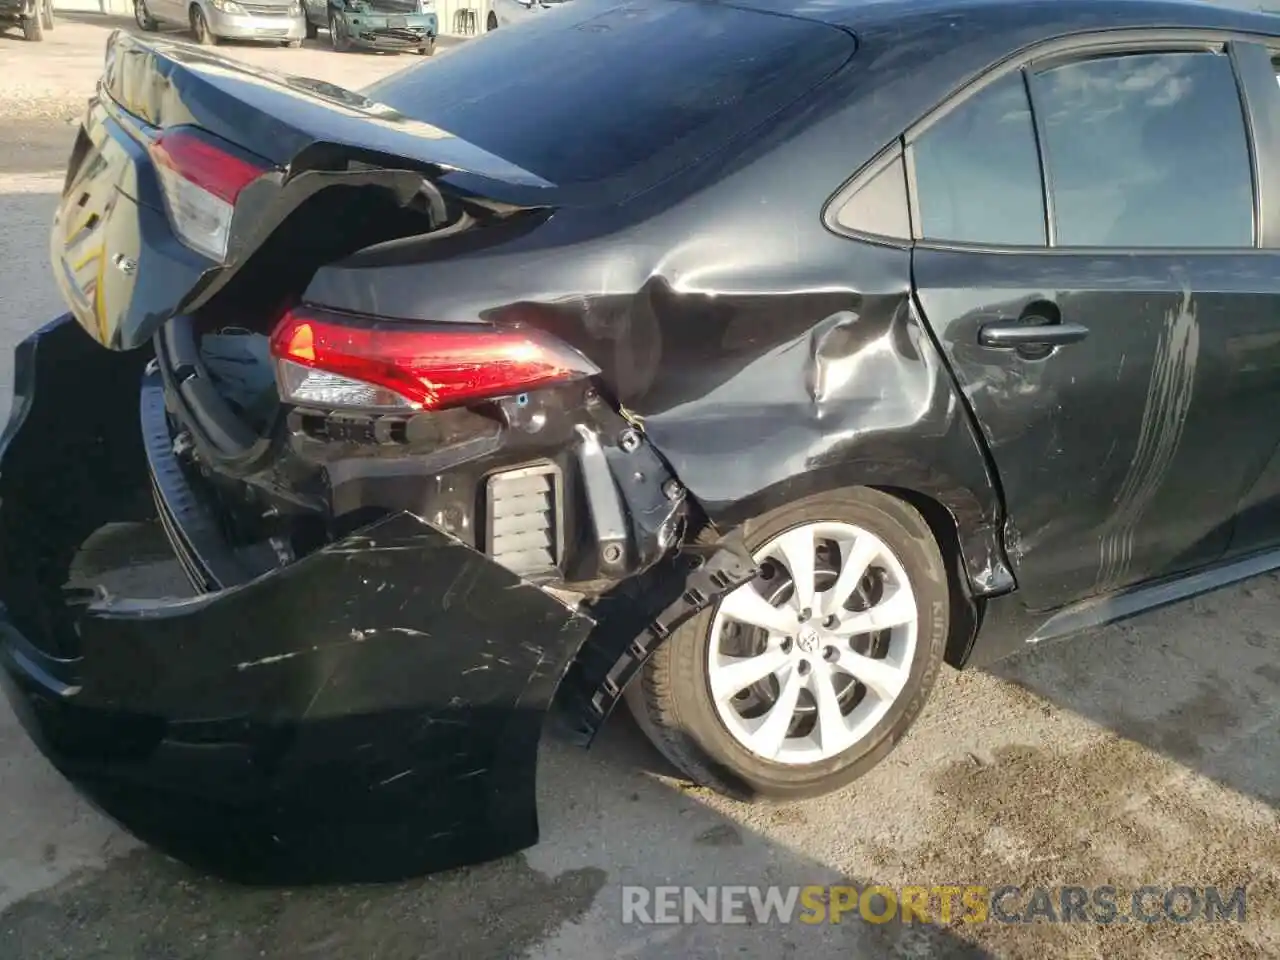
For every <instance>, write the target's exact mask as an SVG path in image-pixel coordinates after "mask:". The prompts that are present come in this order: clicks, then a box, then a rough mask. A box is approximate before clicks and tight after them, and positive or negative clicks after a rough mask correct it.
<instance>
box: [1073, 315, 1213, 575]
mask: <svg viewBox="0 0 1280 960" xmlns="http://www.w3.org/2000/svg"><path fill="white" fill-rule="evenodd" d="M1199 352H1200V326H1199V323H1198V321H1197V319H1196V307H1195V304H1194V303H1193V302H1192V298H1191V291H1190V290H1189V289H1184V290H1183V293H1182V301H1181V303H1180V304H1179V305H1178V307H1177V308H1176V309H1173V310H1170V311H1168V312H1167V313H1166V314H1165V317H1164V329H1163V330H1161V332H1160V336H1159V339H1158V340H1157V342H1156V347H1155V356H1154V359H1153V361H1152V364H1151V379H1150V381H1149V383H1148V385H1147V399H1146V404H1145V406H1144V408H1143V411H1142V423H1141V426H1140V428H1139V432H1138V442H1137V446H1136V447H1135V449H1134V452H1133V459H1132V460H1131V461H1130V463H1129V470H1128V472H1127V473H1126V475H1125V479H1124V483H1123V484H1122V485H1121V487H1120V493H1119V495H1118V497H1117V498H1116V509H1115V512H1114V513H1113V514H1112V515H1111V518H1110V520H1109V522H1108V525H1107V526H1108V529H1107V531H1106V533H1105V534H1104V535H1103V537H1102V540H1101V543H1100V545H1099V555H1098V576H1097V581H1096V588H1097V590H1098V592H1099V593H1103V592H1106V591H1108V590H1113V589H1116V588H1117V587H1121V586H1124V585H1125V584H1126V583H1127V582H1128V580H1129V578H1130V567H1131V564H1132V561H1133V547H1134V539H1135V537H1136V536H1137V532H1138V529H1139V526H1140V524H1141V522H1142V517H1143V515H1144V514H1145V512H1146V510H1147V508H1148V507H1149V506H1150V504H1151V501H1152V500H1153V499H1154V498H1155V495H1156V493H1157V492H1159V490H1160V485H1161V483H1163V481H1164V478H1165V476H1166V475H1167V474H1168V471H1169V467H1170V465H1171V464H1172V463H1173V458H1174V457H1175V456H1176V455H1177V452H1178V445H1179V444H1180V443H1181V442H1182V434H1183V428H1184V427H1185V426H1186V422H1187V412H1188V411H1189V410H1190V409H1191V399H1192V394H1193V392H1194V390H1195V379H1196V363H1197V360H1198V358H1199Z"/></svg>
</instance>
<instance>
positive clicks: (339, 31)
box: [329, 13, 351, 53]
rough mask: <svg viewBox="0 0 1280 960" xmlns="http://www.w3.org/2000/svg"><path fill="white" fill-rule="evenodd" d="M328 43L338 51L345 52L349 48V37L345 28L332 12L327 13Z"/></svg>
mask: <svg viewBox="0 0 1280 960" xmlns="http://www.w3.org/2000/svg"><path fill="white" fill-rule="evenodd" d="M329 43H330V44H331V45H332V47H333V49H334V50H336V51H337V52H338V53H346V52H347V51H349V50H350V49H351V38H350V37H348V36H347V28H346V27H345V26H344V25H343V23H342V21H341V20H339V19H338V18H337V17H336V16H334V15H333V14H332V13H331V14H329Z"/></svg>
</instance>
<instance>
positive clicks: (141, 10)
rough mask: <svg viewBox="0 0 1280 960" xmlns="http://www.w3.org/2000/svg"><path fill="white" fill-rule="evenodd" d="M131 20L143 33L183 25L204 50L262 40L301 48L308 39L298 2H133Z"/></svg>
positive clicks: (231, 0) (204, 0)
mask: <svg viewBox="0 0 1280 960" xmlns="http://www.w3.org/2000/svg"><path fill="white" fill-rule="evenodd" d="M133 17H134V19H135V20H136V21H137V23H138V26H139V27H141V28H142V29H143V30H156V29H158V28H159V26H160V24H162V23H169V24H186V25H187V26H188V27H190V28H191V33H192V34H193V35H194V36H195V38H196V42H197V43H199V44H202V45H204V46H215V45H217V43H218V42H219V41H220V40H264V41H275V42H279V43H282V44H284V45H285V46H287V47H300V46H302V39H303V37H305V36H306V35H307V32H306V20H305V18H304V17H303V15H302V4H301V0H134V2H133Z"/></svg>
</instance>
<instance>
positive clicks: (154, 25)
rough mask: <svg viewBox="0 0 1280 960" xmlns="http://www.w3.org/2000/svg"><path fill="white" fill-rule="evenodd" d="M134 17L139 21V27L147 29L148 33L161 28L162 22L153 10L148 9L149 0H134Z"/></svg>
mask: <svg viewBox="0 0 1280 960" xmlns="http://www.w3.org/2000/svg"><path fill="white" fill-rule="evenodd" d="M133 19H134V20H135V21H136V22H137V24H138V26H139V28H141V29H143V30H146V31H147V32H148V33H152V32H154V31H156V30H158V29H160V24H159V23H158V22H157V21H156V18H155V17H153V16H152V15H151V11H150V10H148V9H147V0H133Z"/></svg>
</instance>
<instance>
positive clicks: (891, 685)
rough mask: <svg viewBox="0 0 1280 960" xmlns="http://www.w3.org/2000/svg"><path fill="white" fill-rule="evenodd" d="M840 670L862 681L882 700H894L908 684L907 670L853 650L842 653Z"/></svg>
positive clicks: (839, 661) (839, 662)
mask: <svg viewBox="0 0 1280 960" xmlns="http://www.w3.org/2000/svg"><path fill="white" fill-rule="evenodd" d="M836 662H837V663H838V664H839V665H840V669H841V670H844V671H845V672H846V673H849V674H851V675H852V676H853V677H854V678H855V679H857V680H860V681H862V684H863V686H865V687H866V688H867V689H868V690H870V691H871V692H872V693H874V694H875V695H876V696H877V697H878V698H879V699H881V700H892V699H893V698H894V697H896V696H897V695H898V694H900V693H901V692H902V688H903V687H905V686H906V684H907V670H906V669H905V668H904V667H900V666H899V665H898V664H896V663H893V662H891V661H889V660H876V659H875V658H874V657H865V656H863V655H862V654H860V653H854V652H853V651H852V650H845V651H842V652H841V654H840V659H839V660H838V661H836Z"/></svg>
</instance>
